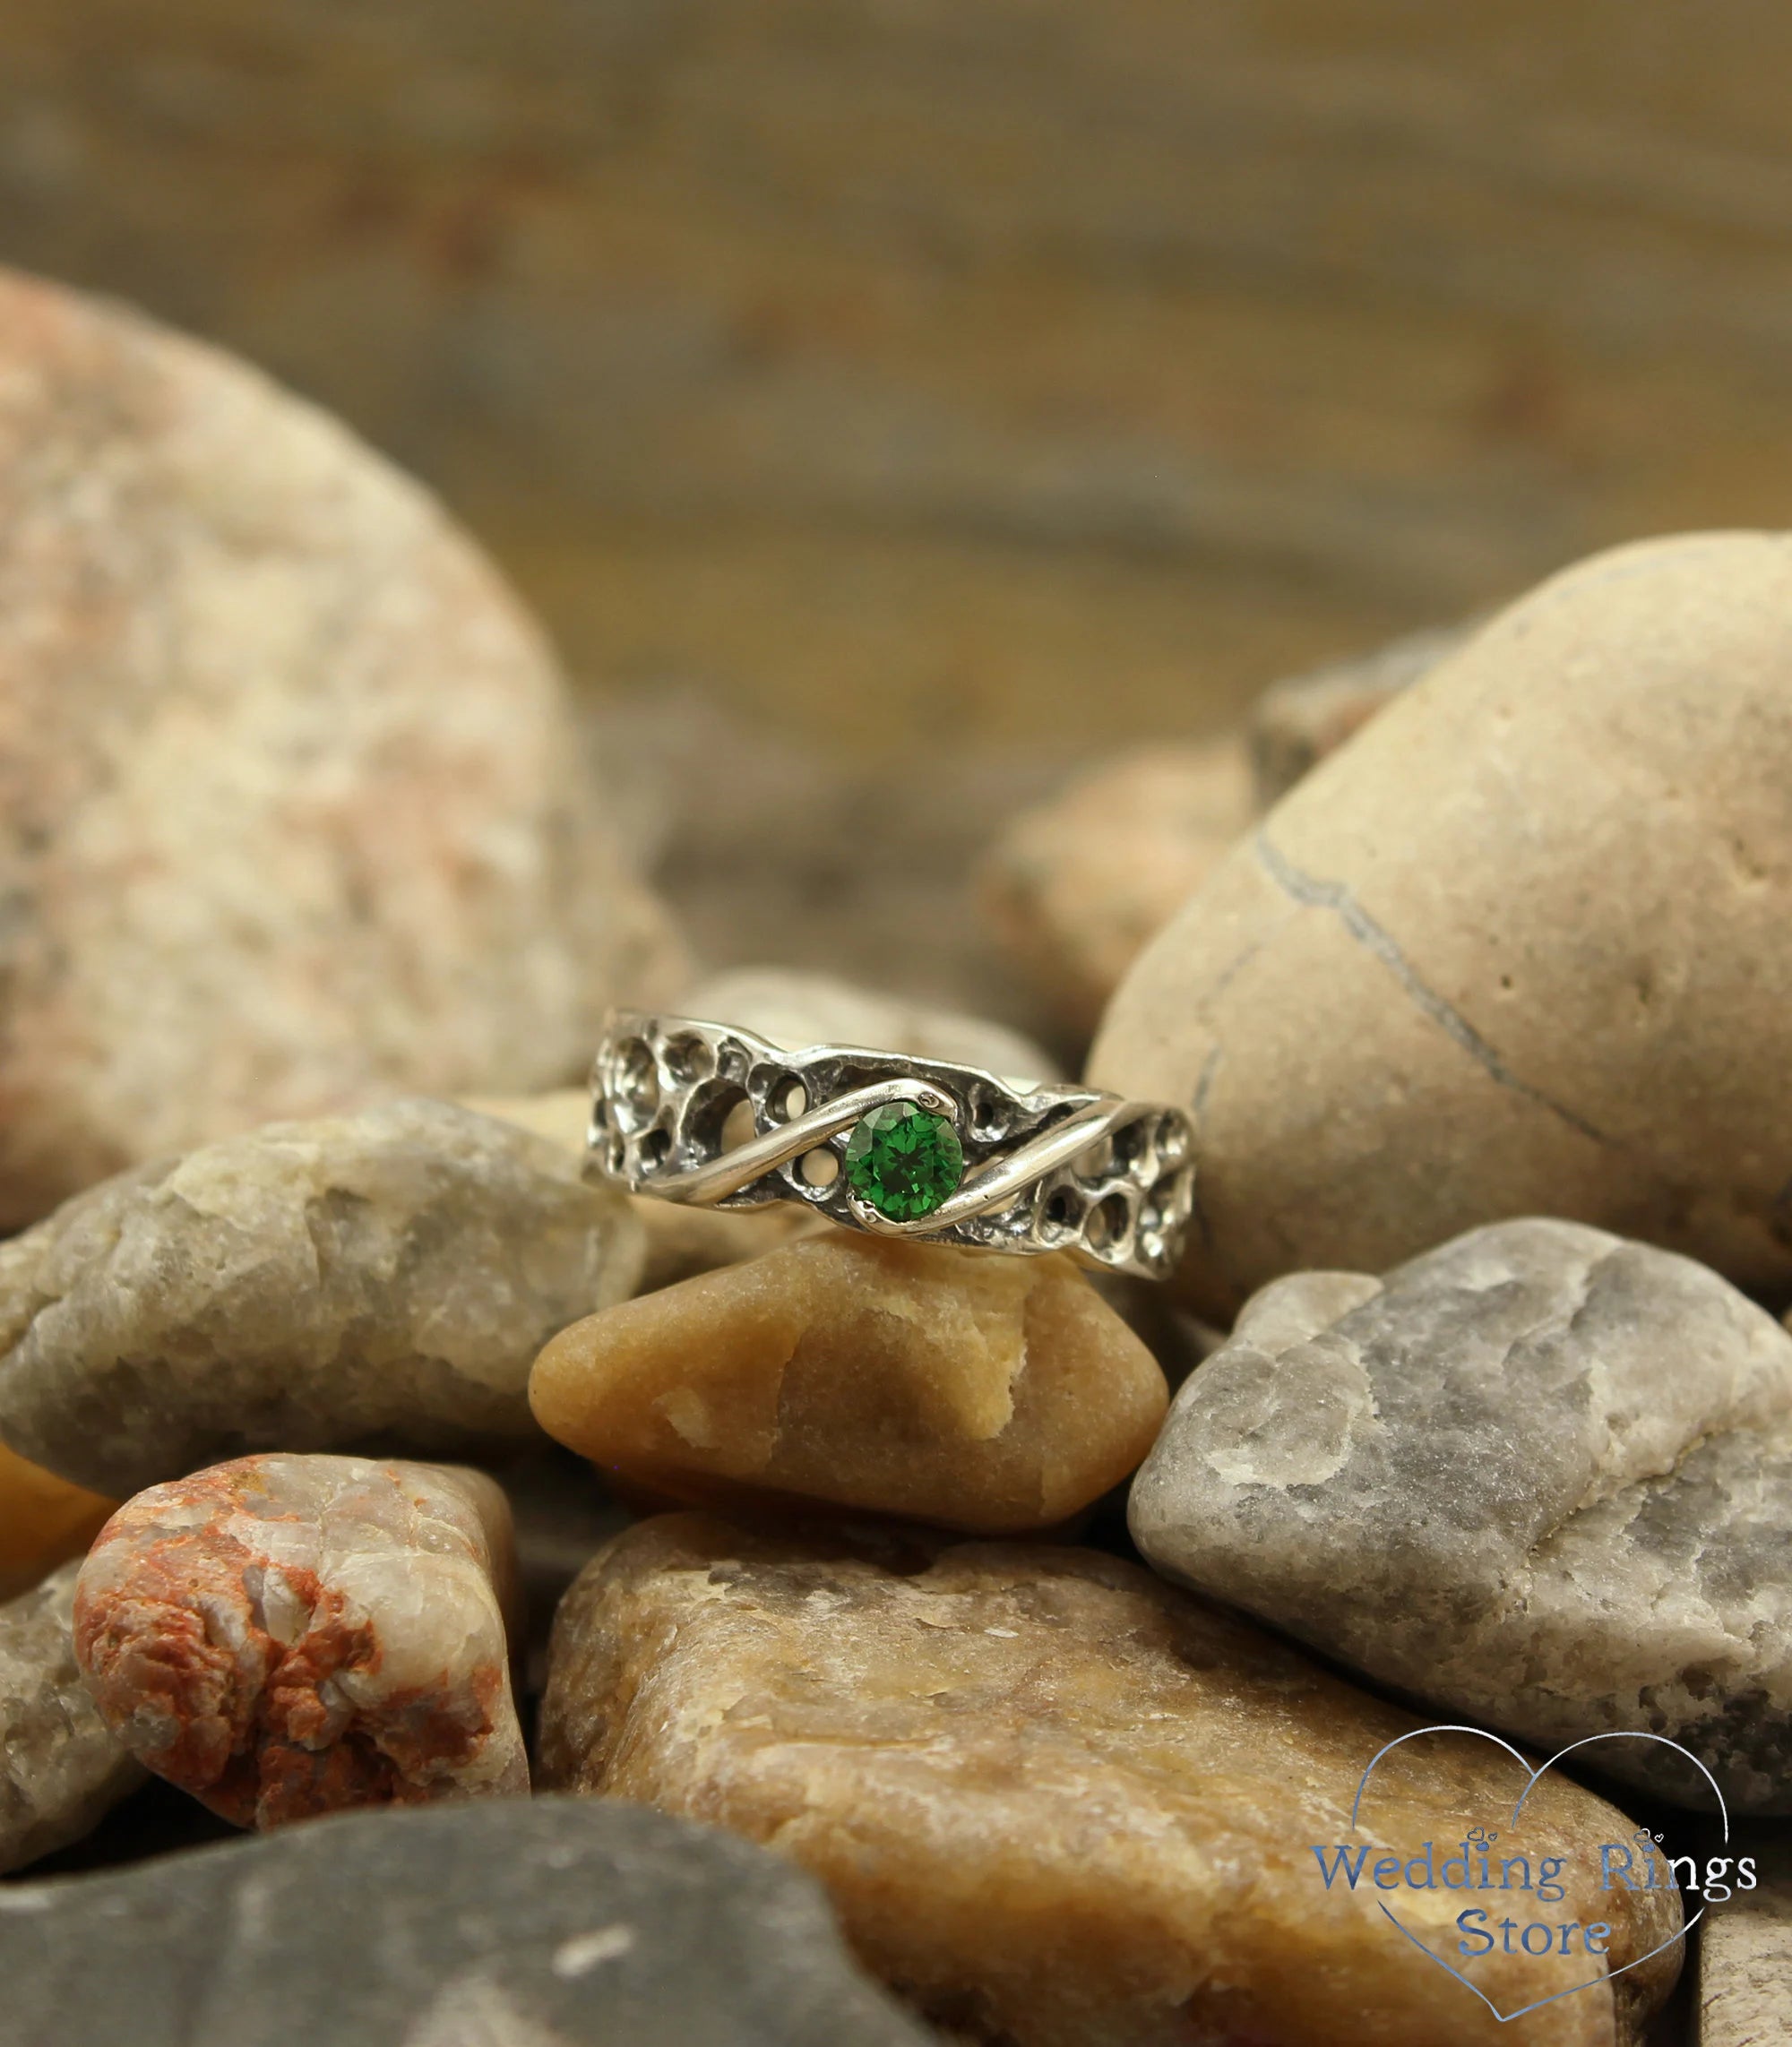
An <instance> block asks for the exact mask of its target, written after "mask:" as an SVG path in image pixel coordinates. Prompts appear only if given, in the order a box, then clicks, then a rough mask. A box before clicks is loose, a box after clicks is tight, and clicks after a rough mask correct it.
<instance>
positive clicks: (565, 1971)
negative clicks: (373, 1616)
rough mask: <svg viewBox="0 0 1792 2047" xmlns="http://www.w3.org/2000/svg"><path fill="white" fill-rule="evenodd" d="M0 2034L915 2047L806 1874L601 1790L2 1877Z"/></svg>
mask: <svg viewBox="0 0 1792 2047" xmlns="http://www.w3.org/2000/svg"><path fill="white" fill-rule="evenodd" d="M0 1982H4V1984H5V1986H6V1987H5V1993H4V1997H0V2047H47V2043H50V2042H54V2043H56V2047H126V2043H128V2047H294V2043H297V2042H317V2043H325V2042H327V2043H328V2047H924V2043H925V2041H926V2038H927V2037H928V2035H926V2033H925V2032H924V2030H923V2029H922V2028H921V2027H920V2026H919V2025H916V2024H915V2023H914V2022H913V2021H912V2020H911V2019H909V2018H907V2017H904V2016H903V2015H902V2014H901V2013H900V2011H899V2010H898V2009H897V2008H896V2007H895V2005H894V2004H893V2003H892V2001H891V2000H890V1999H889V1998H888V1997H887V1996H885V1995H884V1994H883V1991H880V1990H879V1989H878V1988H877V1987H876V1986H875V1985H874V1984H873V1983H872V1982H869V1981H867V1980H866V1977H865V1976H864V1975H863V1974H861V1972H860V1971H859V1969H858V1968H857V1965H855V1964H854V1963H853V1961H852V1960H851V1958H850V1957H849V1956H848V1954H847V1952H846V1949H845V1948H844V1947H843V1945H842V1943H841V1940H840V1933H839V1931H838V1930H837V1929H836V1927H835V1925H834V1922H833V1918H832V1915H831V1914H830V1912H829V1910H828V1907H827V1905H826V1902H825V1900H824V1899H823V1896H822V1895H821V1893H820V1892H819V1890H818V1889H817V1888H816V1887H815V1885H814V1883H812V1882H811V1881H810V1880H809V1879H807V1878H806V1877H805V1876H804V1875H802V1874H801V1872H800V1871H797V1870H794V1869H792V1868H791V1867H790V1866H789V1864H788V1862H783V1861H781V1860H780V1858H779V1857H777V1856H775V1855H769V1854H767V1853H765V1851H764V1850H763V1849H762V1848H758V1847H755V1846H754V1845H752V1844H751V1843H750V1842H746V1841H740V1840H736V1839H734V1838H733V1837H732V1836H728V1835H727V1834H722V1833H718V1832H717V1831H715V1830H714V1829H713V1828H707V1827H694V1826H691V1825H690V1824H688V1823H687V1822H685V1821H683V1820H679V1819H669V1818H668V1817H667V1816H666V1815H665V1814H664V1813H659V1812H650V1811H647V1810H644V1809H642V1807H640V1806H634V1805H622V1804H609V1803H598V1802H593V1801H590V1800H586V1799H569V1798H547V1799H533V1800H521V1799H497V1800H492V1801H489V1802H485V1803H482V1804H478V1805H462V1806H438V1807H435V1808H432V1809H428V1810H410V1811H404V1812H381V1813H371V1812H362V1813H351V1814H345V1815H340V1816H339V1817H337V1818H334V1819H320V1820H317V1821H315V1822H314V1823H313V1824H311V1825H308V1826H305V1827H297V1828H290V1829H289V1830H287V1831H284V1832H281V1833H278V1834H271V1835H268V1836H263V1837H262V1838H260V1839H257V1840H250V1841H232V1842H228V1843H226V1844H223V1845H219V1846H214V1847H209V1848H202V1849H198V1850H196V1851H194V1852H192V1853H186V1854H181V1855H173V1856H165V1857H163V1858H160V1859H159V1860H158V1861H156V1862H152V1863H150V1864H148V1865H147V1866H145V1867H143V1868H140V1869H133V1870H126V1871H121V1872H120V1873H118V1874H116V1875H105V1876H91V1877H76V1878H65V1879H61V1880H58V1881H55V1882H48V1883H35V1884H13V1885H10V1886H7V1887H5V1888H0Z"/></svg>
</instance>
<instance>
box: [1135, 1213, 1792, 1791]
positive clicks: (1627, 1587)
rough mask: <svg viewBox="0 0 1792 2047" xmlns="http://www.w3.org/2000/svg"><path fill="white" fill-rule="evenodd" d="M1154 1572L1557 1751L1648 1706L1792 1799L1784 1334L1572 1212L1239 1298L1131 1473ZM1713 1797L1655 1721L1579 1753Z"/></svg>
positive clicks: (1726, 1776) (1632, 1778)
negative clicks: (1217, 1341)
mask: <svg viewBox="0 0 1792 2047" xmlns="http://www.w3.org/2000/svg"><path fill="white" fill-rule="evenodd" d="M1131 1521H1132V1527H1133V1535H1134V1537H1135V1539H1136V1540H1137V1542H1138V1544H1139V1546H1140V1547H1141V1549H1142V1551H1143V1552H1145V1554H1146V1556H1147V1557H1148V1558H1149V1559H1150V1561H1151V1562H1152V1563H1153V1564H1154V1565H1156V1567H1157V1568H1158V1569H1159V1570H1162V1571H1164V1572H1165V1573H1166V1574H1167V1576H1170V1577H1172V1578H1177V1579H1180V1580H1181V1581H1182V1582H1184V1583H1185V1584H1188V1585H1192V1586H1195V1587H1200V1588H1202V1589H1203V1590H1206V1591H1209V1592H1210V1593H1213V1594H1215V1595H1218V1596H1219V1597H1221V1598H1224V1599H1227V1600H1229V1601H1231V1602H1232V1603H1233V1604H1236V1605H1239V1606H1242V1607H1245V1608H1246V1609H1248V1610H1249V1611H1250V1612H1251V1613H1254V1614H1257V1615H1259V1616H1261V1617H1262V1619H1264V1620H1267V1621H1271V1622H1273V1623H1274V1624H1275V1625H1277V1626H1279V1627H1280V1628H1283V1629H1285V1630H1288V1632H1289V1633H1291V1634H1293V1635H1296V1636H1297V1637H1299V1638H1301V1639H1302V1640H1303V1641H1305V1642H1309V1643H1311V1644H1313V1645H1314V1647H1318V1648H1321V1649H1323V1650H1325V1651H1327V1652H1328V1653H1330V1654H1331V1655H1332V1656H1337V1657H1339V1658H1340V1660H1342V1661H1343V1662H1345V1663H1347V1664H1351V1665H1353V1666H1354V1667H1355V1668H1356V1669H1357V1670H1359V1671H1361V1672H1364V1673H1366V1674H1367V1675H1369V1676H1370V1677H1372V1678H1374V1679H1376V1680H1378V1681H1381V1682H1382V1683H1383V1684H1385V1685H1389V1686H1392V1687H1396V1688H1398V1689H1400V1690H1402V1691H1404V1692H1406V1693H1408V1694H1409V1695H1411V1696H1412V1697H1414V1698H1416V1699H1418V1700H1420V1701H1422V1702H1424V1703H1426V1704H1428V1705H1430V1706H1432V1707H1439V1708H1444V1709H1447V1710H1448V1711H1450V1712H1451V1713H1457V1712H1460V1713H1467V1714H1469V1715H1472V1716H1474V1717H1475V1718H1477V1719H1478V1720H1481V1721H1484V1722H1486V1723H1487V1724H1491V1725H1493V1726H1495V1727H1498V1728H1501V1729H1503V1730H1504V1731H1505V1732H1506V1733H1512V1734H1515V1735H1518V1736H1520V1737H1521V1738H1524V1739H1528V1740H1529V1741H1531V1742H1536V1743H1538V1744H1540V1745H1542V1746H1543V1747H1544V1748H1545V1749H1546V1750H1553V1749H1555V1748H1557V1747H1560V1746H1562V1745H1564V1744H1565V1743H1567V1742H1572V1741H1576V1740H1579V1739H1581V1737H1583V1736H1587V1735H1590V1734H1597V1733H1607V1732H1610V1731H1614V1730H1620V1729H1631V1730H1634V1729H1646V1730H1649V1731H1650V1732H1652V1733H1657V1734H1662V1735H1667V1736H1668V1737H1670V1738H1671V1739H1673V1740H1674V1741H1676V1742H1682V1743H1684V1745H1685V1746H1686V1747H1687V1748H1688V1749H1690V1750H1692V1751H1693V1753H1694V1754H1695V1755H1697V1756H1698V1757H1700V1758H1701V1759H1702V1761H1703V1762H1704V1763H1705V1764H1706V1766H1707V1767H1709V1768H1710V1771H1711V1772H1712V1774H1713V1775H1714V1776H1716V1778H1717V1779H1718V1781H1719V1784H1720V1785H1722V1786H1723V1790H1724V1795H1725V1796H1726V1798H1727V1799H1728V1800H1729V1802H1730V1804H1731V1807H1732V1810H1755V1811H1768V1812H1772V1811H1781V1810H1792V1547H1788V1540H1787V1532H1788V1528H1792V1337H1788V1334H1787V1332H1786V1331H1785V1330H1784V1329H1781V1328H1780V1327H1779V1324H1777V1323H1776V1322H1775V1321H1774V1320H1772V1319H1771V1317H1770V1316H1769V1315H1767V1314H1766V1313H1765V1312H1763V1311H1762V1310H1761V1309H1760V1308H1758V1307H1756V1306H1754V1305H1753V1303H1751V1302H1749V1301H1747V1300H1745V1298H1744V1297H1743V1296H1742V1295H1741V1294H1738V1293H1737V1292H1736V1290H1735V1289H1734V1288H1733V1287H1732V1286H1729V1285H1728V1284H1727V1282H1726V1281H1724V1280H1722V1279H1720V1278H1719V1277H1718V1276H1717V1275H1716V1274H1715V1273H1712V1272H1710V1271H1708V1270H1706V1269H1705V1268H1704V1267H1702V1266H1700V1265H1695V1264H1694V1263H1693V1262H1692V1260H1688V1259H1684V1258H1681V1257H1679V1256H1677V1255H1676V1254H1674V1253H1671V1252H1667V1251H1658V1250H1655V1249H1653V1248H1651V1247H1650V1246H1647V1245H1643V1244H1638V1243H1627V1242H1625V1241H1624V1240H1623V1239H1621V1238H1618V1237H1615V1236H1610V1235H1607V1234H1606V1233H1605V1232H1603V1231H1600V1230H1595V1229H1590V1228H1587V1227H1584V1226H1580V1225H1578V1224H1572V1223H1562V1222H1550V1221H1514V1222H1507V1223H1498V1224H1493V1225H1489V1226H1486V1227H1484V1228H1482V1229H1478V1230H1474V1231H1471V1232H1469V1234H1467V1235H1465V1236H1461V1237H1458V1238H1456V1239H1455V1240H1454V1241H1453V1242H1452V1243H1447V1244H1444V1245H1443V1246H1442V1247H1440V1248H1439V1249H1438V1250H1436V1251H1430V1252H1427V1253H1426V1255H1425V1256H1423V1257H1421V1258H1417V1259H1413V1260H1410V1261H1409V1263H1407V1264H1405V1265H1402V1266H1400V1267H1397V1268H1396V1269H1394V1270H1393V1271H1391V1272H1390V1273H1388V1274H1387V1275H1386V1276H1385V1277H1383V1278H1382V1279H1380V1280H1376V1279H1374V1278H1370V1277H1365V1276H1363V1275H1359V1274H1350V1273H1325V1272H1320V1273H1299V1274H1296V1275H1294V1276H1292V1277H1288V1278H1287V1279H1283V1280H1278V1281H1276V1282H1274V1283H1273V1284H1271V1286H1267V1287H1265V1288H1264V1289H1263V1290H1262V1292H1261V1293H1260V1294H1257V1295H1255V1296H1254V1298H1253V1299H1252V1301H1251V1302H1250V1303H1248V1304H1247V1306H1246V1307H1245V1312H1244V1313H1243V1314H1242V1316H1241V1317H1240V1319H1239V1321H1238V1325H1237V1327H1236V1329H1235V1330H1234V1332H1233V1335H1232V1337H1231V1339H1230V1341H1229V1342H1228V1344H1226V1346H1224V1347H1223V1348H1222V1349H1220V1350H1219V1352H1218V1353H1216V1354H1215V1355H1214V1356H1212V1357H1211V1358H1210V1359H1209V1360H1208V1362H1207V1363H1205V1364H1204V1365H1202V1367H1201V1368H1200V1369H1199V1370H1198V1371H1197V1372H1195V1373H1194V1375H1193V1378H1192V1379H1190V1380H1188V1382H1187V1383H1186V1384H1185V1386H1184V1387H1183V1389H1182V1390H1181V1392H1180V1393H1179V1394H1178V1395H1177V1397H1176V1402H1175V1405H1174V1406H1172V1408H1171V1411H1170V1416H1169V1419H1168V1421H1167V1423H1165V1426H1164V1431H1163V1433H1162V1435H1161V1436H1160V1437H1159V1441H1158V1443H1157V1447H1156V1448H1155V1449H1153V1450H1152V1452H1151V1454H1150V1457H1149V1458H1147V1459H1146V1461H1145V1464H1144V1466H1143V1467H1142V1470H1141V1471H1140V1473H1139V1475H1138V1477H1137V1479H1136V1480H1135V1481H1134V1483H1133V1495H1132V1509H1131ZM1581 1760H1583V1761H1584V1762H1585V1763H1586V1764H1587V1766H1588V1767H1590V1768H1592V1767H1598V1768H1599V1769H1600V1770H1602V1771H1605V1772H1607V1773H1609V1774H1610V1775H1611V1776H1615V1777H1618V1778H1620V1779H1622V1780H1624V1782H1626V1783H1630V1784H1633V1785H1641V1786H1643V1787H1645V1788H1648V1789H1650V1790H1654V1791H1656V1792H1658V1793H1661V1794H1663V1795H1665V1796H1667V1797H1671V1798H1675V1799H1677V1800H1680V1801H1682V1802H1695V1803H1696V1802H1704V1803H1707V1804H1709V1802H1710V1793H1709V1791H1708V1790H1707V1789H1706V1788H1705V1787H1704V1785H1703V1784H1702V1780H1701V1779H1700V1778H1699V1777H1698V1776H1697V1774H1696V1772H1695V1771H1694V1770H1693V1767H1692V1766H1691V1765H1690V1764H1687V1763H1684V1762H1683V1761H1682V1760H1681V1759H1679V1758H1678V1757H1676V1755H1675V1754H1674V1752H1673V1751H1672V1750H1668V1749H1666V1748H1664V1747H1662V1746H1660V1745H1659V1744H1658V1743H1651V1742H1600V1743H1599V1744H1598V1746H1597V1747H1596V1748H1595V1749H1593V1750H1588V1751H1585V1752H1584V1753H1583V1756H1582V1758H1581Z"/></svg>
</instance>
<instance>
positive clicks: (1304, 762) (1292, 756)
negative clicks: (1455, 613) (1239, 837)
mask: <svg viewBox="0 0 1792 2047" xmlns="http://www.w3.org/2000/svg"><path fill="white" fill-rule="evenodd" d="M1471 630H1472V628H1470V627H1469V626H1463V625H1453V626H1447V627H1445V628H1444V629H1443V630H1442V631H1440V632H1409V633H1408V634H1406V635H1405V636H1404V637H1403V638H1401V639H1399V640H1394V641H1390V642H1389V644H1388V645H1387V646H1385V647H1379V648H1377V649H1375V651H1374V653H1372V654H1363V655H1359V656H1357V658H1355V659H1354V660H1348V661H1334V662H1332V663H1331V664H1330V665H1329V666H1328V667H1323V668H1315V669H1314V670H1313V671H1312V672H1311V673H1310V674H1308V675H1290V676H1289V677H1288V680H1287V681H1286V682H1282V683H1272V684H1271V685H1270V687H1269V688H1268V689H1266V690H1265V691H1264V692H1263V693H1262V696H1260V697H1259V698H1258V699H1257V701H1256V702H1255V703H1254V704H1253V705H1252V706H1251V719H1250V730H1249V741H1250V748H1251V773H1252V778H1253V781H1254V784H1255V787H1256V798H1257V803H1258V804H1259V806H1260V807H1261V808H1262V809H1263V810H1267V809H1268V808H1269V807H1270V805H1271V804H1273V803H1277V802H1279V800H1280V799H1281V798H1282V797H1283V796H1286V795H1287V794H1288V791H1289V790H1290V789H1291V788H1293V787H1294V786H1295V784H1296V783H1297V781H1299V780H1300V779H1301V778H1302V777H1303V776H1305V775H1308V774H1311V773H1312V771H1313V770H1314V769H1315V768H1316V767H1317V766H1318V765H1319V763H1320V762H1321V761H1323V760H1324V759H1326V758H1327V756H1328V755H1330V754H1332V753H1336V752H1337V751H1338V749H1339V748H1340V746H1341V745H1342V744H1344V742H1345V741H1346V740H1347V739H1348V738H1349V737H1350V736H1351V735H1352V734H1353V733H1355V732H1357V731H1359V730H1360V729H1361V728H1362V727H1364V726H1366V724H1367V723H1368V722H1369V720H1370V719H1371V718H1374V715H1375V713H1376V712H1377V711H1379V710H1385V709H1386V708H1387V706H1388V705H1389V704H1390V703H1391V702H1392V701H1393V700H1394V698H1395V697H1397V696H1398V695H1399V694H1400V692H1401V691H1402V690H1403V689H1406V688H1408V687H1409V686H1410V685H1411V684H1414V683H1416V682H1417V680H1418V678H1419V677H1420V676H1421V675H1428V674H1429V673H1430V672H1431V670H1432V669H1433V668H1434V667H1436V666H1437V664H1438V663H1439V662H1440V661H1441V660H1443V658H1444V657H1445V656H1446V655H1448V654H1453V653H1454V652H1455V651H1456V649H1458V648H1459V647H1460V645H1461V644H1462V642H1463V641H1465V640H1466V639H1467V638H1468V636H1469V632H1470V631H1471Z"/></svg>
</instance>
